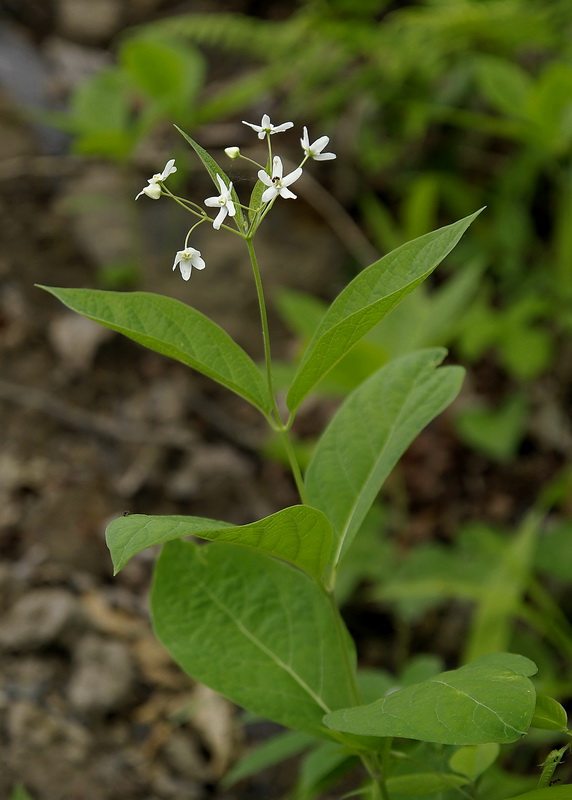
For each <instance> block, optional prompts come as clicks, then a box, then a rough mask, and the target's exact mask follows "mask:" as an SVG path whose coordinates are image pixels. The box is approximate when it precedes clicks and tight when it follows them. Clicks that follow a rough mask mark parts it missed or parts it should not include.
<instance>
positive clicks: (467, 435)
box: [455, 392, 529, 461]
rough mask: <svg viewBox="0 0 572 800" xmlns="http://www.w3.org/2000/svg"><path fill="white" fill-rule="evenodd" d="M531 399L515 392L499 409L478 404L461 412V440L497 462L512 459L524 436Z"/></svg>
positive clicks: (456, 422) (458, 417)
mask: <svg viewBox="0 0 572 800" xmlns="http://www.w3.org/2000/svg"><path fill="white" fill-rule="evenodd" d="M528 409H529V401H528V399H527V397H526V396H525V395H524V394H522V393H521V392H515V393H514V394H512V395H511V396H510V397H509V398H508V399H507V400H505V401H504V402H503V403H502V405H500V406H498V407H497V408H487V407H486V406H483V405H475V406H474V407H473V408H470V407H468V408H465V409H462V410H461V411H459V412H458V413H457V416H456V419H455V426H456V428H457V432H458V434H459V436H460V437H461V439H462V440H463V441H464V442H465V443H466V444H468V445H469V446H471V447H474V448H475V449H476V450H478V451H480V452H482V453H485V454H486V455H487V456H489V457H490V458H494V459H495V460H497V461H510V459H511V458H514V457H515V454H516V451H517V448H518V446H519V444H520V442H521V440H522V437H523V435H524V430H525V425H526V418H527V416H528Z"/></svg>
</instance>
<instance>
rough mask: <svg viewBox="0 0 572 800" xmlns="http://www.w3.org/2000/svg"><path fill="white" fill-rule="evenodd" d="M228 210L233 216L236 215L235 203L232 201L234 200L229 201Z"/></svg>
mask: <svg viewBox="0 0 572 800" xmlns="http://www.w3.org/2000/svg"><path fill="white" fill-rule="evenodd" d="M226 210H227V211H228V213H229V215H230V216H231V217H234V215H235V214H236V208H235V207H234V203H233V202H232V200H228V201H227V204H226Z"/></svg>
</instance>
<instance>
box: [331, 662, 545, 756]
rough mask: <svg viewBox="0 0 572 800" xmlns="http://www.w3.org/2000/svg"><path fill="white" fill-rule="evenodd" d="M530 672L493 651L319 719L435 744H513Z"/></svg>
mask: <svg viewBox="0 0 572 800" xmlns="http://www.w3.org/2000/svg"><path fill="white" fill-rule="evenodd" d="M535 672H536V667H535V665H534V664H533V662H532V661H530V660H529V659H527V658H524V656H518V655H512V654H510V653H496V654H494V655H490V656H483V657H482V658H480V659H477V661H474V662H473V663H472V664H467V665H466V666H464V667H460V668H459V669H457V670H452V671H450V672H443V673H441V674H440V675H437V676H436V677H434V678H431V679H430V680H428V681H423V682H422V683H418V684H416V685H414V686H408V687H407V688H405V689H401V690H400V691H398V692H394V693H393V694H390V695H388V696H387V697H383V698H381V699H380V700H377V701H376V702H375V703H371V704H370V705H366V706H358V707H354V708H345V709H342V710H340V711H334V712H333V713H332V714H327V715H326V716H325V717H324V722H325V724H326V725H327V726H328V727H330V728H334V730H338V731H343V732H345V733H353V734H357V735H360V736H399V737H404V738H407V739H419V740H421V741H425V742H437V743H440V744H458V745H460V744H486V743H488V742H498V743H506V742H515V741H516V740H517V739H519V738H520V737H521V736H523V735H524V734H525V733H526V731H527V730H528V727H529V725H530V720H531V719H532V714H533V712H534V702H535V698H534V688H533V686H532V683H531V682H530V681H529V680H528V676H529V675H533V674H534V673H535Z"/></svg>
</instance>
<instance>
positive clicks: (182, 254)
mask: <svg viewBox="0 0 572 800" xmlns="http://www.w3.org/2000/svg"><path fill="white" fill-rule="evenodd" d="M177 266H178V267H179V269H180V270H181V275H182V276H183V279H184V280H186V281H188V280H189V278H190V277H191V272H192V271H193V267H194V268H195V269H204V268H205V266H206V264H205V262H204V261H203V259H202V258H201V251H200V250H195V248H194V247H185V249H184V250H179V252H178V253H177V255H176V256H175V263H174V264H173V269H177Z"/></svg>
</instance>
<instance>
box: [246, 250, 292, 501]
mask: <svg viewBox="0 0 572 800" xmlns="http://www.w3.org/2000/svg"><path fill="white" fill-rule="evenodd" d="M245 241H246V245H247V247H248V254H249V256H250V263H251V264H252V272H253V273H254V282H255V284H256V293H257V295H258V306H259V308H260V321H261V323H262V339H263V342H264V361H265V365H266V381H267V384H268V392H269V394H270V397H271V399H272V406H273V413H274V417H275V419H274V420H273V422H274V424H273V425H272V427H273V428H274V429H275V430H276V431H277V433H278V434H279V436H280V438H281V439H282V443H283V445H284V449H285V450H286V454H287V456H288V461H289V462H290V469H291V470H292V475H293V476H294V480H295V482H296V488H297V489H298V492H299V494H300V499H301V501H302V502H303V503H306V501H307V498H306V489H305V487H304V480H303V478H302V472H301V471H300V465H299V464H298V459H297V458H296V453H295V452H294V448H293V447H292V442H291V441H290V436H289V434H288V429H287V427H286V426H285V425H284V423H283V421H282V417H281V416H280V411H279V409H278V406H277V404H276V396H275V394H274V382H273V379H272V356H271V352H270V332H269V329H268V314H267V312H266V301H265V299H264V290H263V287H262V278H261V276H260V268H259V266H258V259H257V258H256V252H255V250H254V245H253V243H252V238H250V237H246V238H245ZM269 421H270V420H269Z"/></svg>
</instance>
